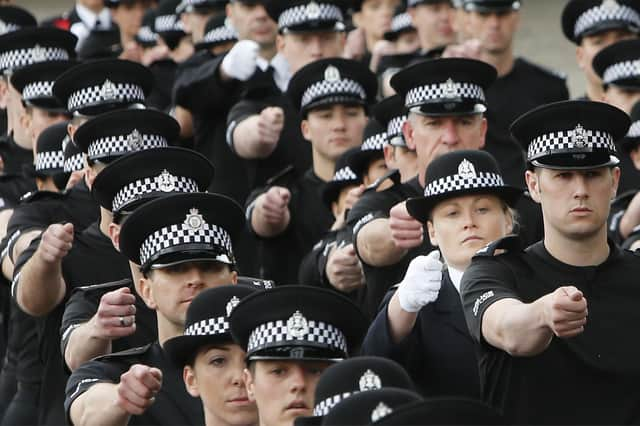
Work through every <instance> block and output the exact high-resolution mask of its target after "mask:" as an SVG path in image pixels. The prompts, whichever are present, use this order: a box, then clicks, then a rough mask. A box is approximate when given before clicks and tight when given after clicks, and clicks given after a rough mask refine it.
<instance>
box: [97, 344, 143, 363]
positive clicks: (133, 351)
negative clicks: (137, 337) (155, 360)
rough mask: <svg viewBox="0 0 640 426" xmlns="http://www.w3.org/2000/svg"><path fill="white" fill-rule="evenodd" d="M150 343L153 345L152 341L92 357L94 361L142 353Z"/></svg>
mask: <svg viewBox="0 0 640 426" xmlns="http://www.w3.org/2000/svg"><path fill="white" fill-rule="evenodd" d="M152 345H153V343H149V344H147V345H144V346H139V347H137V348H132V349H127V350H124V351H120V352H115V353H112V354H107V355H102V356H99V357H96V358H94V360H95V361H109V360H112V359H121V358H127V357H133V356H139V355H144V354H145V353H147V351H148V350H149V349H150V348H151V346H152Z"/></svg>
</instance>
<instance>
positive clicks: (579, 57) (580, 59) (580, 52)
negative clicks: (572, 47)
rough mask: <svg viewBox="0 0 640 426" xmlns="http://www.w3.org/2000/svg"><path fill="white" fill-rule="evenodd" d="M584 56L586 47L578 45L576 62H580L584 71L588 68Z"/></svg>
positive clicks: (579, 64)
mask: <svg viewBox="0 0 640 426" xmlns="http://www.w3.org/2000/svg"><path fill="white" fill-rule="evenodd" d="M584 56H585V53H584V47H582V46H578V47H576V62H577V63H578V66H579V67H580V69H581V70H582V71H584V70H585V69H586V65H585V64H584V63H583V62H584V61H585V59H584Z"/></svg>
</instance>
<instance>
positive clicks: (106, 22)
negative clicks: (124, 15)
mask: <svg viewBox="0 0 640 426" xmlns="http://www.w3.org/2000/svg"><path fill="white" fill-rule="evenodd" d="M76 12H77V13H78V16H79V17H80V19H81V20H82V22H83V23H84V24H85V25H86V26H87V28H89V29H93V27H94V26H95V24H96V19H99V20H100V28H102V29H107V28H109V27H111V12H109V8H108V7H103V8H102V10H101V11H100V13H98V14H97V15H96V14H95V13H94V12H93V11H92V10H90V9H89V8H87V7H86V6H84V5H82V4H80V3H76Z"/></svg>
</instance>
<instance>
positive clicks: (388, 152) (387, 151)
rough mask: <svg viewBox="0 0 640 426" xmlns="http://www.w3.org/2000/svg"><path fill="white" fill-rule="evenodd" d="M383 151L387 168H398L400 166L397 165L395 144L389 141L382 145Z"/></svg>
mask: <svg viewBox="0 0 640 426" xmlns="http://www.w3.org/2000/svg"><path fill="white" fill-rule="evenodd" d="M382 152H383V153H384V162H385V164H386V165H387V169H389V170H391V169H397V168H398V166H397V165H396V158H395V155H394V154H393V152H394V148H393V145H391V144H388V143H387V144H385V145H384V146H383V147H382Z"/></svg>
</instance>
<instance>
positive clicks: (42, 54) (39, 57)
mask: <svg viewBox="0 0 640 426" xmlns="http://www.w3.org/2000/svg"><path fill="white" fill-rule="evenodd" d="M31 59H32V60H33V61H35V62H44V61H46V60H47V52H46V50H45V49H44V48H43V47H42V46H40V45H39V44H36V45H35V46H33V48H32V49H31Z"/></svg>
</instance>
